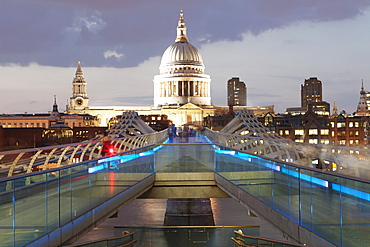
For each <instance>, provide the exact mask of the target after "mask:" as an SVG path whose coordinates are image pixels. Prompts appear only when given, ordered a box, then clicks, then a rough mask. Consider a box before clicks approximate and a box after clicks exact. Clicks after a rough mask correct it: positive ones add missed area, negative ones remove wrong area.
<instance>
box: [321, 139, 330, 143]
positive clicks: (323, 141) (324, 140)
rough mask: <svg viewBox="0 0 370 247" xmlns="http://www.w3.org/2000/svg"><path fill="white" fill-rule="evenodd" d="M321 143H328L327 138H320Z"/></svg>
mask: <svg viewBox="0 0 370 247" xmlns="http://www.w3.org/2000/svg"><path fill="white" fill-rule="evenodd" d="M320 142H321V144H329V140H328V139H321V141H320Z"/></svg>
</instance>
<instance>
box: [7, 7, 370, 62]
mask: <svg viewBox="0 0 370 247" xmlns="http://www.w3.org/2000/svg"><path fill="white" fill-rule="evenodd" d="M181 5H183V6H180V5H179V3H178V2H177V1H171V0H158V1H156V3H155V4H153V2H152V1H151V0H143V1H133V2H132V1H114V0H106V1H103V2H102V1H90V0H81V1H71V0H54V1H46V0H39V1H5V2H4V3H2V8H1V9H0V35H1V37H2V38H1V39H0V64H2V63H6V62H12V63H19V64H22V65H26V64H28V63H29V62H32V61H35V62H37V63H39V64H41V65H51V66H62V67H68V66H71V65H72V64H73V63H75V61H77V60H81V61H87V62H86V63H87V64H88V66H110V67H121V68H122V67H133V66H136V65H138V64H140V63H141V62H143V61H145V60H146V59H148V58H149V57H154V56H160V55H161V54H162V52H163V51H164V50H165V49H166V47H168V46H169V45H171V43H172V42H173V40H174V39H175V36H176V26H177V21H178V18H179V9H180V7H183V9H184V18H185V21H186V25H187V27H188V36H189V39H190V42H191V43H192V44H193V45H195V46H196V47H200V46H202V45H204V44H209V43H214V42H219V41H222V40H228V41H236V40H242V39H243V34H245V33H252V34H253V35H261V34H262V33H264V32H266V31H269V30H273V29H277V28H285V27H287V26H289V25H292V24H294V23H298V22H301V21H313V22H325V21H333V20H343V19H351V18H354V17H356V16H358V15H360V14H362V13H363V11H364V10H365V9H366V8H368V7H369V6H370V2H369V1H367V0H352V1H348V0H321V1H319V0H310V1H307V0H282V1H276V0H265V1H255V0H245V1H221V0H212V1H210V0H207V1H202V2H199V1H186V2H183V3H181ZM118 46H122V47H123V48H122V50H121V51H120V52H118V51H117V53H119V54H125V59H106V58H105V59H103V58H102V56H101V54H102V52H103V51H107V50H111V49H112V48H111V47H118Z"/></svg>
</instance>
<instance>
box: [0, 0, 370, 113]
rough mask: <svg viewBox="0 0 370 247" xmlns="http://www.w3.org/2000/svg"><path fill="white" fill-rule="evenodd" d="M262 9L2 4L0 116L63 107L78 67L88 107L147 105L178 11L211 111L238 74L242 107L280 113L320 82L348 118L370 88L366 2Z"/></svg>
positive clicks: (249, 5) (252, 5) (257, 5)
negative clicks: (244, 92)
mask: <svg viewBox="0 0 370 247" xmlns="http://www.w3.org/2000/svg"><path fill="white" fill-rule="evenodd" d="M261 2H262V1H252V0H251V1H244V2H241V1H235V2H232V3H231V2H226V1H216V2H215V1H212V2H211V1H205V2H203V3H198V2H195V1H189V2H187V3H182V2H178V1H169V0H168V1H164V0H163V1H159V2H158V4H157V3H156V4H155V5H154V4H150V2H149V1H141V2H140V3H130V2H128V1H122V2H119V3H116V2H113V1H104V4H103V3H101V2H99V1H92V2H91V1H78V2H77V3H76V2H73V1H71V2H70V1H53V2H48V1H41V0H38V1H17V2H15V1H11V2H6V3H3V5H4V7H3V8H2V9H1V10H0V13H1V16H2V17H0V18H1V19H3V20H2V22H1V24H0V34H1V37H2V38H1V39H0V75H1V76H0V82H1V90H2V97H1V102H0V113H22V112H29V113H32V112H47V111H50V110H51V108H52V104H53V96H54V95H57V102H58V105H59V109H60V110H64V107H65V105H66V102H67V100H68V99H69V97H70V96H71V94H72V89H71V86H72V80H73V77H74V74H75V71H76V67H77V61H81V66H82V70H83V72H84V76H85V79H86V81H87V94H88V97H89V98H90V106H103V105H107V106H112V105H153V77H154V76H155V75H156V74H158V72H159V69H158V67H159V64H160V59H161V56H162V54H163V52H164V50H165V49H166V48H167V47H168V45H170V44H172V43H173V42H174V39H175V38H176V30H175V29H176V25H177V21H178V14H179V9H180V8H181V7H182V8H183V11H184V19H185V21H186V25H187V28H188V38H189V42H190V43H191V44H193V45H194V46H195V47H197V48H198V50H199V51H200V54H201V55H202V57H203V60H204V64H205V73H207V74H209V75H210V76H211V79H212V81H211V97H212V102H213V103H214V104H215V105H227V94H226V87H227V81H228V80H229V79H230V78H232V77H239V78H240V80H242V81H244V82H245V84H246V86H247V88H248V96H247V97H248V102H247V105H250V106H264V105H275V112H284V111H285V108H287V107H294V106H299V105H300V85H301V84H302V83H304V80H305V79H308V78H310V77H317V78H318V79H319V80H321V81H322V84H323V100H325V101H328V102H330V103H331V105H333V102H334V100H336V102H337V106H338V110H339V111H341V110H346V111H347V113H352V112H354V111H355V110H356V108H357V104H358V101H359V98H360V93H359V92H360V89H361V81H362V79H363V80H364V86H365V89H367V90H369V89H370V72H369V62H368V61H370V50H369V49H368V44H369V42H370V32H369V30H368V23H370V8H369V6H370V3H367V2H366V1H361V0H358V1H351V2H350V3H348V2H347V1H344V0H343V1H342V0H336V1H335V3H334V2H333V1H330V0H327V1H310V2H309V3H307V2H306V1H293V0H286V1H282V2H284V3H285V4H281V3H276V2H275V1H264V2H263V3H261ZM334 4H335V5H334ZM138 85H139V86H138ZM331 108H332V106H331Z"/></svg>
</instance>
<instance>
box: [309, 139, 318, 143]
mask: <svg viewBox="0 0 370 247" xmlns="http://www.w3.org/2000/svg"><path fill="white" fill-rule="evenodd" d="M308 143H311V144H317V139H309V140H308Z"/></svg>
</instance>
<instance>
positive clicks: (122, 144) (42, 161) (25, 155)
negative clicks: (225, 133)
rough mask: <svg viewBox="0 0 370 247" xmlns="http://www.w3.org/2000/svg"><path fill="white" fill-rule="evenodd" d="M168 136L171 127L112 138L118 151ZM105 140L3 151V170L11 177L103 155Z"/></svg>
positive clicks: (0, 168)
mask: <svg viewBox="0 0 370 247" xmlns="http://www.w3.org/2000/svg"><path fill="white" fill-rule="evenodd" d="M167 137H168V133H167V130H163V131H161V132H156V133H152V134H146V135H141V136H132V137H124V138H118V139H113V140H112V142H111V143H112V146H113V147H114V149H115V151H116V153H121V152H124V151H128V150H132V149H136V148H141V147H145V146H149V145H152V144H156V143H162V142H163V141H164V140H166V139H167ZM101 151H102V142H101V141H88V142H80V143H72V144H66V145H58V146H48V147H42V148H33V149H21V150H14V151H7V152H0V173H3V174H4V173H7V176H8V177H11V176H13V174H15V173H19V172H26V173H30V172H32V171H33V170H35V169H36V170H46V169H49V168H55V167H61V166H65V165H71V164H75V163H79V162H82V161H86V160H91V159H96V158H99V157H101V156H102V155H101Z"/></svg>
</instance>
